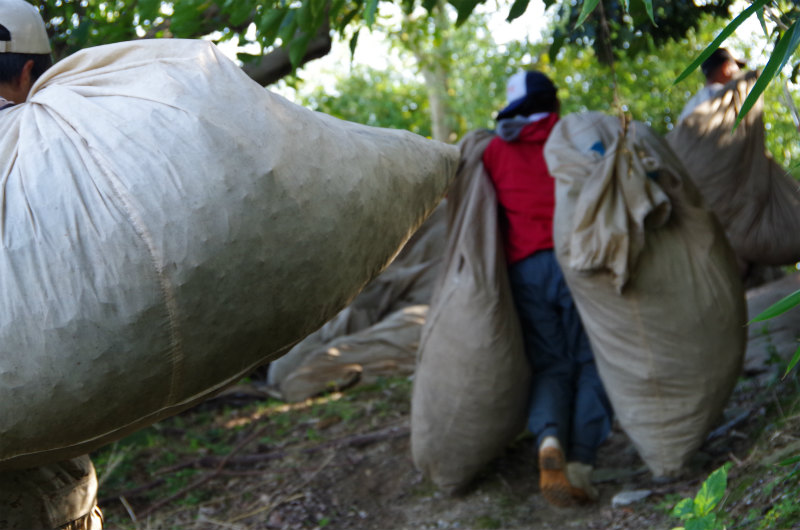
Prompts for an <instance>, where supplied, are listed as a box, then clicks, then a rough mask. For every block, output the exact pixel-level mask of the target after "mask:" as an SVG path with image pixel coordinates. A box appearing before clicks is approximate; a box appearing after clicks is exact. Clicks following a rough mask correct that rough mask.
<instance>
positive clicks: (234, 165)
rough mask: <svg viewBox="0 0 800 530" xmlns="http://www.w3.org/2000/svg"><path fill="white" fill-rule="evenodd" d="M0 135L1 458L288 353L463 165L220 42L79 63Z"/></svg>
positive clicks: (59, 445)
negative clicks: (301, 93) (308, 100)
mask: <svg viewBox="0 0 800 530" xmlns="http://www.w3.org/2000/svg"><path fill="white" fill-rule="evenodd" d="M0 128H1V129H2V131H3V134H2V136H1V137H0V160H2V161H3V165H2V170H1V172H0V176H1V177H2V181H3V187H2V205H3V216H2V226H0V237H1V238H2V248H0V292H2V297H1V298H0V348H1V349H2V350H1V351H0V468H3V467H9V466H17V467H28V466H34V465H40V464H41V463H42V462H43V461H47V460H50V461H52V460H60V459H64V458H68V457H71V456H74V455H76V454H83V453H86V452H88V451H89V450H91V449H93V448H96V447H99V446H100V445H102V444H104V443H106V442H108V441H110V440H113V439H116V438H119V437H121V436H123V435H125V434H127V433H130V432H132V431H134V430H136V429H137V428H140V427H142V426H144V425H148V424H150V423H152V422H154V421H157V420H159V419H161V418H164V417H166V416H168V415H171V414H174V413H176V412H178V411H180V410H182V409H185V408H186V407H188V406H190V405H192V404H193V403H196V402H198V401H200V400H202V399H204V398H206V397H208V396H209V395H211V394H212V393H214V392H216V391H219V390H221V389H222V388H224V387H225V386H226V385H228V384H230V383H233V382H235V381H236V380H237V379H239V378H240V377H241V376H242V375H243V374H246V373H248V372H250V371H251V370H252V369H253V368H254V367H255V366H257V365H260V364H262V363H264V362H266V361H269V360H270V359H274V358H276V357H278V356H279V355H281V354H283V353H285V352H286V351H287V350H288V349H289V348H290V347H291V346H292V345H294V344H295V343H296V342H297V341H298V340H299V339H301V338H302V337H304V336H305V335H307V334H308V333H310V332H312V331H314V330H315V329H316V328H318V327H319V326H320V325H322V324H323V323H324V322H325V321H326V320H328V319H330V318H331V317H332V316H333V315H335V314H336V313H337V312H338V311H340V310H341V309H342V308H343V307H344V306H345V305H346V304H347V303H348V302H349V301H350V300H352V298H353V297H354V296H355V295H356V294H357V292H358V291H359V289H361V288H362V287H363V286H364V285H365V284H366V283H367V282H368V281H369V280H370V279H371V278H372V277H374V276H375V275H377V274H378V273H379V272H380V271H381V269H382V268H383V267H385V266H386V264H387V263H388V262H389V261H391V259H392V257H393V256H394V254H395V253H396V252H397V250H398V249H399V248H400V247H401V246H402V244H403V243H404V242H405V241H406V240H407V239H408V237H409V236H410V235H411V233H412V232H413V230H414V229H415V228H417V227H418V226H419V225H420V224H421V223H422V221H423V220H424V218H425V217H426V216H427V215H428V214H429V213H430V212H431V211H432V210H433V209H434V207H435V206H436V204H437V203H438V202H439V201H440V200H441V197H442V196H443V195H444V193H445V191H446V187H447V185H448V183H449V181H450V180H451V178H452V176H453V175H454V173H455V169H456V163H457V160H458V149H457V148H455V147H454V146H447V145H445V144H440V143H437V142H433V141H429V140H425V139H423V138H421V137H419V136H416V135H413V134H411V133H408V132H404V131H390V130H383V129H376V128H370V127H365V126H361V125H357V124H352V123H347V122H343V121H340V120H336V119H334V118H331V117H328V116H325V115H322V114H317V113H313V112H310V111H308V110H305V109H303V108H301V107H298V106H296V105H293V104H291V103H289V102H287V101H286V100H284V99H283V98H281V97H279V96H276V95H273V94H271V93H270V92H268V91H266V90H265V89H264V88H262V87H261V86H259V85H257V84H256V83H254V82H252V81H251V80H250V79H249V78H247V76H246V75H245V74H244V73H243V72H242V71H241V70H240V69H239V68H238V67H237V66H236V65H235V64H234V63H233V62H231V61H230V60H228V59H227V58H225V57H224V56H223V55H222V54H221V53H220V52H219V51H218V50H217V49H216V47H214V46H213V45H211V44H209V43H206V42H203V41H183V40H174V39H169V40H149V41H141V42H136V43H122V44H116V45H111V46H103V47H98V48H93V49H87V50H84V51H82V52H80V53H77V54H75V55H73V56H70V57H69V58H67V59H65V60H64V61H62V62H60V63H58V64H57V65H55V66H54V67H53V68H52V69H51V70H49V71H48V72H47V73H46V74H45V75H44V76H43V77H42V78H41V79H40V80H39V81H38V83H37V84H36V85H35V86H34V87H33V90H32V93H31V96H30V100H29V102H27V103H25V104H22V105H18V106H16V107H13V108H11V109H9V110H5V111H3V113H2V114H0Z"/></svg>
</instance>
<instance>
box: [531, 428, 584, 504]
mask: <svg viewBox="0 0 800 530" xmlns="http://www.w3.org/2000/svg"><path fill="white" fill-rule="evenodd" d="M539 488H540V489H541V490H542V497H544V498H545V500H546V501H547V502H549V503H550V504H552V505H553V506H559V507H562V508H565V507H568V506H572V505H574V504H575V498H574V497H573V495H572V490H573V489H574V488H573V487H572V485H571V484H570V483H569V480H568V479H567V475H566V463H565V460H564V451H562V450H561V444H560V443H559V442H558V439H557V438H556V437H555V436H546V437H545V438H544V440H542V444H541V445H540V446H539Z"/></svg>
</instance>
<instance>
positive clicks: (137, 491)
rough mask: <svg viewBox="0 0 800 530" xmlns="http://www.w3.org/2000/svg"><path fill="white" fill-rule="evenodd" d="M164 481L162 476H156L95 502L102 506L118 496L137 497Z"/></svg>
mask: <svg viewBox="0 0 800 530" xmlns="http://www.w3.org/2000/svg"><path fill="white" fill-rule="evenodd" d="M164 482H166V480H164V479H163V478H157V479H155V480H153V481H152V482H148V483H147V484H142V485H141V486H136V487H135V488H131V489H129V490H125V491H120V492H119V493H115V494H113V495H109V496H108V497H102V498H100V499H99V500H98V501H97V504H99V505H101V506H102V505H104V504H108V503H109V502H114V501H115V500H117V499H119V498H120V497H138V496H139V495H141V494H142V493H146V492H148V491H150V490H151V489H153V488H157V487H159V486H160V485H162V484H163V483H164ZM123 504H124V503H123Z"/></svg>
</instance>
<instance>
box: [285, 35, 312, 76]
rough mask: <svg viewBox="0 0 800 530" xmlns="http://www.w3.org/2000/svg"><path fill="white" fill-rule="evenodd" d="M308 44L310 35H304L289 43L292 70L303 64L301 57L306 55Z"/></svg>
mask: <svg viewBox="0 0 800 530" xmlns="http://www.w3.org/2000/svg"><path fill="white" fill-rule="evenodd" d="M309 42H311V35H310V34H308V33H304V34H302V35H300V36H299V37H297V38H296V39H294V40H293V41H292V42H291V43H289V60H290V61H291V63H292V68H293V69H295V68H297V67H298V66H300V65H301V64H302V63H303V57H305V55H306V50H307V49H308V43H309Z"/></svg>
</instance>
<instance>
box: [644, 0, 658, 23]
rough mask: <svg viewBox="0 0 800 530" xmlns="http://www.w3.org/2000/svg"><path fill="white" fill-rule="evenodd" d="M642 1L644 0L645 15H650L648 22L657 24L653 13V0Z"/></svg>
mask: <svg viewBox="0 0 800 530" xmlns="http://www.w3.org/2000/svg"><path fill="white" fill-rule="evenodd" d="M642 2H644V8H645V9H646V10H647V16H649V17H650V22H652V23H653V25H654V26H658V24H656V19H655V15H654V14H653V0H642Z"/></svg>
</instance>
